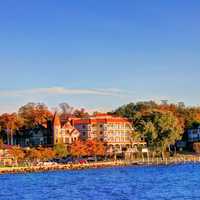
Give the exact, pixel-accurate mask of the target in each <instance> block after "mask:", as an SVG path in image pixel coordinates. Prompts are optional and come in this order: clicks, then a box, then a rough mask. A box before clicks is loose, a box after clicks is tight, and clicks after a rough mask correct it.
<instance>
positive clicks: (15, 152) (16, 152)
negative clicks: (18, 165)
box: [9, 147, 25, 162]
mask: <svg viewBox="0 0 200 200" xmlns="http://www.w3.org/2000/svg"><path fill="white" fill-rule="evenodd" d="M9 153H10V154H11V155H12V156H13V157H14V158H15V159H16V160H17V162H20V161H23V159H24V157H25V153H24V151H23V150H22V149H21V148H19V147H12V148H10V149H9Z"/></svg>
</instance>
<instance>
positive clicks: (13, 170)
mask: <svg viewBox="0 0 200 200" xmlns="http://www.w3.org/2000/svg"><path fill="white" fill-rule="evenodd" d="M152 161H153V162H152ZM187 163H196V164H197V163H199V164H200V157H192V158H190V159H188V158H187V159H186V158H179V159H178V158H176V159H171V160H170V159H169V160H167V159H166V160H158V159H157V160H145V161H144V160H139V161H108V162H94V163H86V164H56V165H51V166H45V165H43V166H29V167H2V168H0V175H3V174H26V173H34V172H36V173H37V172H48V171H70V170H84V169H98V168H100V169H102V168H112V167H128V166H163V165H164V166H169V165H176V164H187Z"/></svg>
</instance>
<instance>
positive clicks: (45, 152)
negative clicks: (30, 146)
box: [37, 147, 55, 161]
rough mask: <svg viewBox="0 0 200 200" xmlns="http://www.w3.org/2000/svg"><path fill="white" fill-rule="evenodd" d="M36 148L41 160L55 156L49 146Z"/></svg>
mask: <svg viewBox="0 0 200 200" xmlns="http://www.w3.org/2000/svg"><path fill="white" fill-rule="evenodd" d="M37 150H38V151H39V152H40V155H41V156H40V158H41V160H43V161H47V160H50V159H52V158H54V157H55V152H54V151H53V149H51V148H42V147H40V148H38V149H37Z"/></svg>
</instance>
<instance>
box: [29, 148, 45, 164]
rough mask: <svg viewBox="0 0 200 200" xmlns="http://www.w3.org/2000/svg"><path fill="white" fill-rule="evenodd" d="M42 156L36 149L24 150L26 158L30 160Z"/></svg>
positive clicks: (34, 160) (36, 159) (35, 159)
mask: <svg viewBox="0 0 200 200" xmlns="http://www.w3.org/2000/svg"><path fill="white" fill-rule="evenodd" d="M41 158H42V154H41V152H40V151H39V150H38V149H35V148H33V149H30V150H28V151H26V159H28V160H30V161H32V162H36V161H39V160H41Z"/></svg>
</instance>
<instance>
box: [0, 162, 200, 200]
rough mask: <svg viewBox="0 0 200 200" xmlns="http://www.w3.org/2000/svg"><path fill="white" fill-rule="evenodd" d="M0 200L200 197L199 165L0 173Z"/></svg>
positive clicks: (108, 199)
mask: <svg viewBox="0 0 200 200" xmlns="http://www.w3.org/2000/svg"><path fill="white" fill-rule="evenodd" d="M0 186H1V187H0V199H2V200H9V199H12V200H13V199H14V200H24V199H26V200H29V199H34V200H47V199H56V200H60V199H64V200H129V199H130V200H135V199H138V200H143V199H145V200H146V199H153V200H155V199H166V200H167V199H172V200H177V199H179V200H183V199H188V200H189V199H198V200H199V199H200V165H197V164H196V165H195V164H186V165H176V166H159V167H153V166H152V167H124V168H123V167H122V168H109V169H89V170H83V171H60V172H46V173H31V174H14V175H0Z"/></svg>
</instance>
